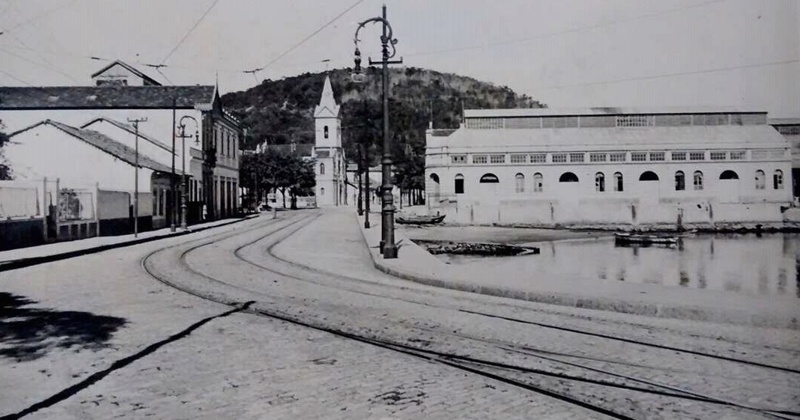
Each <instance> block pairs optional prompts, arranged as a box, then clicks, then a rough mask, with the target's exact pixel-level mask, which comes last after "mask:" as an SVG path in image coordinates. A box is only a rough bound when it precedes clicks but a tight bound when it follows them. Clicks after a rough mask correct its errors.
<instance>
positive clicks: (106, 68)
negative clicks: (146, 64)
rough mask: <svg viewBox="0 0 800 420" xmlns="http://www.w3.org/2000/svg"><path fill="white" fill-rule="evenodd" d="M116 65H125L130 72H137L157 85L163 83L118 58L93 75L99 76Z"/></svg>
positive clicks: (139, 75)
mask: <svg viewBox="0 0 800 420" xmlns="http://www.w3.org/2000/svg"><path fill="white" fill-rule="evenodd" d="M114 66H121V67H124V68H125V69H126V70H128V71H129V72H131V73H133V74H135V75H136V76H138V77H141V78H142V79H145V80H147V81H149V82H151V83H153V84H155V85H159V86H161V83H159V82H158V80H156V79H153V78H152V77H150V76H148V75H146V74H144V73H142V72H141V71H139V70H138V69H137V68H135V67H133V66H131V65H130V64H128V63H125V62H122V61H119V60H116V61H114V62H113V63H111V64H109V65H107V66H105V67H103V68H102V69H100V70H98V71H97V72H95V73H94V74H92V76H91V77H92V78H93V79H94V78H95V77H97V76H99V75H101V74H103V73H104V72H106V71H107V70H108V69H110V68H112V67H114Z"/></svg>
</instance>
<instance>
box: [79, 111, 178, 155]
mask: <svg viewBox="0 0 800 420" xmlns="http://www.w3.org/2000/svg"><path fill="white" fill-rule="evenodd" d="M103 122H107V123H109V124H111V125H113V126H115V127H117V128H119V129H122V130H125V131H127V132H128V133H130V134H136V130H135V129H134V128H133V126H131V125H130V124H125V123H123V122H120V121H117V120H115V119H113V118H106V117H100V118H95V119H93V120H91V121H89V122H87V123H86V124H84V125H82V126H81V127H80V128H82V129H84V128H87V127H89V126H91V125H94V124H98V123H103ZM139 137H141V138H142V139H143V140H145V141H148V142H150V143H152V144H154V145H155V146H157V147H159V148H160V149H163V150H165V151H167V152H170V153H172V148H170V147H169V146H167V145H166V144H164V143H162V142H161V141H160V140H157V139H155V138H153V137H151V136H149V135H147V134H145V133H143V132H142V131H141V130H139Z"/></svg>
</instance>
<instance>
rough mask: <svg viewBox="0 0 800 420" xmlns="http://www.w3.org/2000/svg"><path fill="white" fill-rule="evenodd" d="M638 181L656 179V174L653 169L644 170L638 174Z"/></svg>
mask: <svg viewBox="0 0 800 420" xmlns="http://www.w3.org/2000/svg"><path fill="white" fill-rule="evenodd" d="M639 181H658V175H656V173H655V172H653V171H644V172H642V174H641V175H639Z"/></svg>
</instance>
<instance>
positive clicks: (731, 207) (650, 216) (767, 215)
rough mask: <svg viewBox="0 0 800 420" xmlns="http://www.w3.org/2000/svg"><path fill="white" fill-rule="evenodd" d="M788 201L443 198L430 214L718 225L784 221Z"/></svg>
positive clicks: (567, 222) (550, 222)
mask: <svg viewBox="0 0 800 420" xmlns="http://www.w3.org/2000/svg"><path fill="white" fill-rule="evenodd" d="M788 204H789V203H774V202H753V203H720V202H716V201H713V200H712V201H710V200H704V199H691V198H690V199H685V200H681V201H678V200H670V199H665V200H640V199H635V198H634V199H624V198H619V199H614V198H612V199H605V200H592V199H581V200H571V199H566V200H565V199H558V198H552V199H519V200H500V201H497V202H493V203H492V202H489V203H487V202H485V201H484V202H481V201H472V202H459V201H456V200H450V201H444V202H441V203H440V206H439V207H435V206H432V207H431V208H430V211H431V213H437V212H438V213H440V214H445V215H447V218H446V219H445V221H446V222H449V223H456V224H469V225H491V224H500V225H530V226H546V227H553V226H571V227H582V226H583V227H602V226H630V227H631V228H638V227H642V228H646V227H651V226H664V225H668V226H673V227H674V226H678V225H679V224H680V225H682V226H684V227H714V226H725V225H731V224H742V223H762V224H781V223H782V222H783V214H782V211H781V206H782V205H783V206H788Z"/></svg>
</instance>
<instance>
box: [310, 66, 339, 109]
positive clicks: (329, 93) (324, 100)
mask: <svg viewBox="0 0 800 420" xmlns="http://www.w3.org/2000/svg"><path fill="white" fill-rule="evenodd" d="M338 116H339V105H338V104H337V103H336V99H335V98H334V97H333V87H332V86H331V78H330V77H328V76H325V85H324V86H323V87H322V96H321V97H320V99H319V105H317V106H316V107H315V108H314V118H319V117H328V118H336V117H338Z"/></svg>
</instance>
